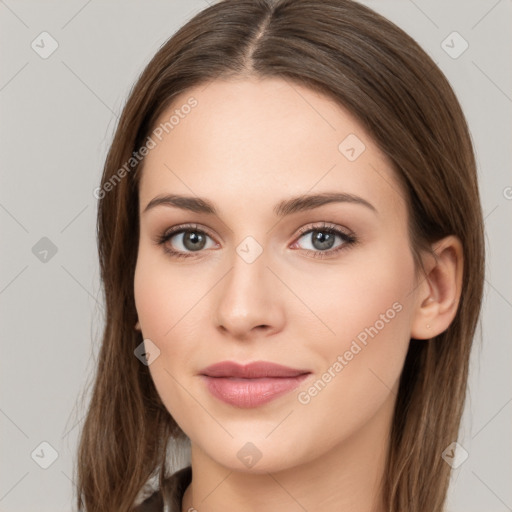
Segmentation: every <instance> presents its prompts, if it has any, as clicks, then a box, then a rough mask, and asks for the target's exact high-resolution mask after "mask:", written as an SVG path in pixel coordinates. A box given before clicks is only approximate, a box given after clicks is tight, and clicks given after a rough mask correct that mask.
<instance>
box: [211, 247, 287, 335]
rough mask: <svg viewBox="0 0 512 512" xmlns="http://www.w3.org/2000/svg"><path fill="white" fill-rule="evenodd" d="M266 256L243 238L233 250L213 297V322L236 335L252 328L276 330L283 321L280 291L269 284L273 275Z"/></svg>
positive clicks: (245, 332)
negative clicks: (262, 327) (227, 270)
mask: <svg viewBox="0 0 512 512" xmlns="http://www.w3.org/2000/svg"><path fill="white" fill-rule="evenodd" d="M248 238H249V237H248ZM258 245H259V244H258ZM260 247H261V246H260ZM267 256H268V255H267V254H266V253H265V251H264V250H263V248H261V249H258V248H257V246H256V245H255V244H254V241H253V240H244V241H242V242H241V243H240V244H239V245H238V246H237V247H236V252H234V253H233V258H232V260H231V269H230V271H229V272H228V274H227V275H226V276H225V279H223V280H222V281H223V282H222V284H221V286H220V291H219V294H218V295H217V300H216V322H217V325H218V326H222V327H224V328H225V329H226V330H227V331H230V332H231V333H232V334H233V335H235V336H244V335H246V334H249V332H250V331H251V330H252V329H253V328H254V327H260V326H267V328H268V327H271V328H273V329H275V328H278V327H279V324H280V322H281V321H282V319H281V318H280V314H281V312H282V311H281V308H280V307H279V305H278V300H279V294H278V293H276V288H275V283H274V284H273V283H272V280H273V279H275V278H274V276H273V274H272V272H270V271H269V269H268V268H267V265H268V263H269V261H268V257H267Z"/></svg>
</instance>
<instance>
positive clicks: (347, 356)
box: [134, 79, 418, 472]
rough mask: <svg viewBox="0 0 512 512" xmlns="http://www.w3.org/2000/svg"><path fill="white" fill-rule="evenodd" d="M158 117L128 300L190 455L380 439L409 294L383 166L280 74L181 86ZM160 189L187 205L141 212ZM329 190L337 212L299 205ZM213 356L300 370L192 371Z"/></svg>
mask: <svg viewBox="0 0 512 512" xmlns="http://www.w3.org/2000/svg"><path fill="white" fill-rule="evenodd" d="M173 115H174V117H173V118H172V119H171V116H173ZM170 119H171V120H170ZM166 122H167V125H164V123H166ZM160 123H162V125H161V126H159V127H155V131H154V132H153V133H152V135H151V138H152V142H149V141H148V144H147V146H148V148H150V149H149V153H148V154H147V156H146V159H145V164H144V170H143V174H142V178H141V182H140V189H139V193H140V241H139V249H138V259H137V267H136V272H135V282H134V291H135V301H136V307H137V312H138V318H139V322H140V327H141V331H142V336H143V338H144V339H145V340H146V344H147V345H146V349H147V350H148V352H153V357H154V355H155V354H157V356H156V357H154V359H153V361H152V362H151V364H150V365H149V370H150V372H151V376H152V378H153V380H154V383H155V385H156V388H157V390H158V393H159V395H160V396H161V398H162V400H163V402H164V404H165V406H166V407H167V409H168V411H169V413H170V414H171V415H172V417H173V418H174V419H175V420H176V422H177V423H178V424H179V426H180V427H181V428H182V430H183V431H184V432H185V433H186V434H187V435H188V436H189V438H190V439H191V442H192V446H193V450H194V449H196V450H198V451H200V452H201V453H202V454H203V455H204V456H206V457H208V458H210V459H211V460H213V461H215V462H216V463H219V464H222V465H223V466H225V467H228V468H231V469H236V470H246V471H247V470H251V471H253V472H263V471H277V470H279V469H285V468H288V467H292V466H296V465H299V464H302V463H305V462H308V461H311V460H313V459H314V458H316V457H322V456H323V455H326V454H327V453H329V452H330V451H332V450H333V449H335V448H336V447H340V446H343V445H348V444H349V443H351V442H355V440H356V439H357V438H358V437H361V436H368V435H372V436H374V437H375V436H381V437H382V441H384V440H385V438H386V436H387V432H386V428H387V427H388V426H389V424H390V422H391V413H392V409H393V405H394V401H395V396H396V391H397V385H398V379H399V376H400V373H401V370H402V367H403V363H404V359H405V355H406V352H407V348H408V344H409V340H410V337H411V326H412V323H413V321H414V313H415V308H416V302H417V300H418V299H417V295H416V280H415V269H414V264H413V257H412V254H411V251H410V248H409V239H408V231H407V212H406V205H405V202H404V196H403V195H402V191H401V187H400V185H399V183H398V182H397V180H396V178H395V177H394V175H393V172H392V170H391V167H390V165H389V163H388V162H387V160H386V159H385V157H384V155H383V154H382V153H381V152H380V151H379V149H378V148H377V147H376V146H375V144H374V143H373V142H372V140H371V139H370V137H369V136H368V134H367V133H366V132H365V131H364V130H363V129H362V127H361V125H360V124H359V123H358V122H356V120H355V119H354V118H353V117H352V116H351V115H349V114H348V112H347V111H345V110H344V109H342V108H340V107H339V106H337V105H336V104H335V103H334V102H333V101H332V100H330V99H328V98H326V97H324V96H322V95H319V94H317V93H315V92H313V91H311V90H309V89H307V88H304V87H302V86H299V85H296V84H289V83H288V82H286V81H284V80H280V79H265V80H263V81H258V80H256V79H250V80H249V79H244V80H238V81H215V82H212V83H210V84H209V85H208V86H207V87H204V86H202V87H199V88H195V89H192V90H190V91H187V92H186V93H184V94H182V95H181V96H179V97H178V98H177V99H175V101H174V103H173V106H172V107H171V108H169V109H168V110H167V111H166V112H165V114H164V115H162V116H161V119H160V120H159V121H158V123H157V124H158V125H160ZM171 194H172V195H174V196H186V197H187V198H189V199H188V200H187V201H185V200H176V201H175V202H174V203H173V204H171V203H169V202H168V203H165V202H163V203H162V202H160V204H155V202H153V206H152V207H150V208H148V209H146V208H147V206H148V204H149V203H150V202H151V201H152V200H154V199H155V198H157V197H163V196H165V195H171ZM326 194H331V195H334V194H338V195H339V197H338V198H337V199H338V200H332V201H325V200H322V199H321V198H320V199H319V198H317V199H311V200H306V199H305V198H306V196H310V195H311V196H313V195H315V196H316V195H320V196H321V195H326ZM299 197H300V198H301V199H300V200H294V199H295V198H299ZM333 197H334V196H333ZM333 197H331V199H332V198H333ZM200 199H201V200H202V201H200ZM347 199H352V200H347ZM206 203H207V204H208V205H209V206H210V207H211V209H214V213H211V212H208V211H207V210H208V208H203V207H204V206H205V205H206ZM180 227H182V228H183V229H185V228H186V229H188V230H189V231H188V232H187V231H179V229H180ZM171 228H172V229H176V230H177V231H176V232H175V233H174V234H173V235H172V236H170V237H168V239H167V240H166V241H164V242H163V243H161V244H159V243H158V240H159V239H160V238H161V237H164V235H166V234H168V232H169V230H170V229H171ZM326 229H327V231H326ZM329 229H331V231H329ZM332 230H335V231H332ZM168 251H176V252H177V253H179V254H182V255H183V257H177V256H176V255H175V254H172V253H170V252H168ZM148 340H151V342H149V341H148ZM155 345H156V346H157V347H158V350H159V351H160V352H159V354H158V351H155V348H154V346H155ZM222 361H233V362H236V363H238V364H240V365H245V364H247V363H251V362H254V361H266V362H272V363H276V364H279V365H284V366H287V367H291V368H292V369H298V370H301V371H302V372H306V375H305V376H303V377H300V378H285V377H283V376H281V377H274V378H262V377H261V375H260V378H258V379H256V378H253V379H252V380H248V379H242V378H236V379H235V378H233V377H231V378H229V377H226V378H223V379H220V378H219V377H214V376H212V377H205V376H204V375H202V373H203V370H204V369H205V368H206V367H208V366H210V365H212V364H214V363H219V362H222ZM299 373H300V372H299ZM252 376H253V377H256V376H257V375H256V374H254V375H252ZM210 388H211V389H213V388H215V389H217V390H218V393H220V394H215V393H214V392H212V391H210ZM277 389H279V390H281V391H282V392H281V393H276V394H272V393H270V394H269V393H268V392H269V391H271V390H274V391H275V390H277ZM283 390H284V391H283ZM270 398H271V399H270Z"/></svg>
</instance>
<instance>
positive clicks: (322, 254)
mask: <svg viewBox="0 0 512 512" xmlns="http://www.w3.org/2000/svg"><path fill="white" fill-rule="evenodd" d="M313 231H319V232H321V233H329V234H333V235H338V236H339V237H340V238H341V239H342V240H343V242H344V243H343V244H341V245H339V246H338V247H337V248H335V249H329V250H328V251H311V250H309V249H302V250H304V251H306V252H307V255H308V256H310V255H311V256H313V257H314V258H320V259H324V258H326V257H331V256H333V255H335V254H337V253H338V252H340V251H342V250H346V249H348V248H350V247H351V246H353V245H355V244H357V243H358V239H357V238H356V237H355V236H354V235H353V234H348V233H345V232H344V231H341V230H340V229H338V228H337V227H336V226H335V225H333V224H329V223H327V222H324V223H322V224H321V225H310V226H305V227H303V228H301V229H299V236H298V237H297V240H299V239H300V238H302V237H303V236H304V235H305V234H308V233H310V232H313ZM186 232H195V233H201V234H203V235H207V236H209V237H210V238H213V236H211V235H210V234H209V233H208V231H206V230H205V229H203V228H200V227H199V226H198V225H197V224H184V225H181V226H176V227H175V228H171V229H170V230H167V231H165V232H164V233H163V234H162V235H159V236H158V237H157V240H156V242H157V244H158V245H163V246H164V247H163V250H164V251H165V252H166V253H167V254H168V255H169V256H171V257H172V258H178V259H179V258H190V257H193V256H194V252H189V253H186V252H181V251H175V250H174V249H170V248H169V247H168V246H166V245H164V244H165V243H166V242H167V241H168V240H170V239H171V238H172V237H173V236H174V235H177V234H180V233H186ZM294 243H295V242H294ZM197 252H202V251H197Z"/></svg>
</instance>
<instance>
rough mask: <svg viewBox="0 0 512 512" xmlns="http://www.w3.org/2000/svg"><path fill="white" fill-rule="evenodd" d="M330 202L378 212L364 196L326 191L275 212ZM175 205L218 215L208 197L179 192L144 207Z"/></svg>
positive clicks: (280, 205) (295, 200)
mask: <svg viewBox="0 0 512 512" xmlns="http://www.w3.org/2000/svg"><path fill="white" fill-rule="evenodd" d="M329 203H353V204H359V205H362V206H365V207H366V208H368V209H370V210H372V211H373V212H374V213H376V214H378V211H377V209H376V208H375V206H373V205H372V204H371V203H369V202H368V201H366V199H363V198H362V197H359V196H356V195H353V194H347V193H344V192H343V193H341V192H324V193H321V194H309V195H305V194H304V195H301V196H297V197H292V198H290V199H284V200H282V201H280V202H279V203H278V204H276V205H275V207H274V214H275V215H277V216H278V217H285V216H287V215H291V214H293V213H297V212H302V211H307V210H313V209H315V208H319V207H320V206H323V205H325V204H329ZM160 205H162V206H174V207H176V208H181V209H182V210H189V211H192V212H195V213H205V214H207V215H217V209H216V208H215V205H214V204H213V203H212V202H210V201H209V200H208V199H205V198H201V197H193V196H182V195H178V194H165V195H161V196H157V197H155V198H153V199H152V200H151V201H150V202H149V203H148V204H147V206H146V208H144V212H143V213H146V212H147V211H148V210H150V209H152V208H155V207H156V206H160Z"/></svg>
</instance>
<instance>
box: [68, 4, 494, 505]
mask: <svg viewBox="0 0 512 512" xmlns="http://www.w3.org/2000/svg"><path fill="white" fill-rule="evenodd" d="M242 76H257V77H263V78H264V77H280V78H283V79H286V80H288V81H289V82H290V83H297V84H301V85H305V86H308V87H310V88H311V89H314V90H316V91H319V92H321V93H323V94H325V95H327V96H329V97H330V98H333V99H334V100H335V101H337V102H338V103H339V104H340V105H342V106H343V107H345V108H346V109H348V110H349V111H350V112H351V113H352V114H353V115H355V116H356V117H357V119H358V120H359V122H360V123H362V125H363V126H364V128H365V129H366V130H367V131H368V133H369V134H370V135H371V136H372V137H373V139H374V141H375V142H376V144H377V145H378V146H379V147H380V149H381V150H382V151H383V152H384V153H385V154H386V155H387V156H388V158H389V161H390V162H391V163H392V165H393V167H394V170H395V172H396V175H397V176H398V177H399V179H400V181H401V183H402V185H403V188H404V191H405V193H406V195H407V201H408V213H409V218H408V222H409V235H410V244H411V250H412V251H413V254H414V256H415V261H416V263H417V265H419V262H420V260H419V254H420V251H421V250H424V249H426V250H428V248H429V247H430V244H431V243H433V242H434V241H436V240H438V239H440V238H442V237H444V236H447V235H451V234H453V235H456V236H457V237H458V238H459V239H460V240H461V242H462V245H463V250H464V277H463V285H462V294H461V300H460V303H459V307H458V310H457V314H456V317H455V319H454V320H453V322H452V323H451V325H450V326H449V328H448V329H447V330H446V331H445V332H443V333H442V334H440V335H439V336H437V337H435V338H432V339H431V340H428V341H420V340H414V339H412V340H411V342H410V348H409V352H408V355H407V358H406V361H405V365H404V369H403V372H402V375H401V379H400V386H399V391H398V396H397V401H396V409H395V414H394V419H393V424H392V434H391V439H390V447H389V452H388V458H387V468H386V471H385V475H384V479H385V480H384V487H383V492H384V499H385V503H386V510H388V511H389V512H403V511H404V510H408V511H409V512H420V511H421V512H427V511H429V512H440V511H441V510H442V507H443V504H444V502H445V498H446V493H447V488H448V484H449V476H450V467H449V466H448V464H446V463H445V462H444V460H443V459H442V457H441V454H442V452H443V450H444V449H445V448H446V447H447V446H448V445H449V444H450V443H452V442H453V441H455V440H456V439H457V436H458V429H459V424H460V420H461V414H462V411H463V407H464V403H465V395H466V386H467V376H468V360H469V355H470V349H471V345H472V342H473V337H474V334H475V329H476V326H477V322H478V317H479V314H480V307H481V300H482V289H483V280H484V256H485V255H484V235H483V219H482V211H481V206H480V199H479V193H478V183H477V174H476V165H475V159H474V154H473V148H472V144H471V138H470V134H469V131H468V128H467V125H466V121H465V118H464V115H463V112H462V110H461V107H460V105H459V103H458V101H457V99H456V97H455V94H454V92H453V90H452V88H451V87H450V85H449V83H448V81H447V80H446V78H445V76H444V75H443V73H442V72H441V71H440V70H439V69H438V67H437V66H436V65H435V63H434V62H433V61H432V60H431V58H429V57H428V55H427V54H426V53H425V52H424V51H423V50H422V49H421V48H420V47H419V46H418V45H417V44H416V43H415V41H414V40H413V39H412V38H411V37H409V36H408V35H407V34H406V33H405V32H403V31H402V30H401V29H400V28H398V27H397V26H396V25H394V24H393V23H391V22H390V21H388V20H386V19H385V18H383V17H381V16H380V15H378V14H376V13H375V12H373V11H372V10H370V9H369V8H366V7H364V6H362V5H360V4H358V3H356V2H354V1H351V0H323V1H321V2H320V1H317V0H275V1H272V0H223V1H221V2H218V3H215V4H213V5H212V6H210V7H208V8H206V9H205V10H203V11H202V12H200V13H199V14H197V15H196V16H195V17H194V18H193V19H191V20H190V21H189V22H188V23H186V25H184V26H183V27H182V28H181V29H180V30H178V32H176V33H175V34H174V35H173V36H172V37H171V38H170V39H169V40H168V41H167V42H166V43H165V44H164V45H163V46H162V47H161V48H160V50H159V51H158V52H157V54H156V55H155V56H154V57H153V59H152V60H151V62H150V63H149V65H148V66H147V67H146V68H145V70H144V71H143V73H142V74H141V76H140V77H139V79H138V81H137V83H136V84H135V86H134V87H133V89H132V91H131V94H130V96H129V98H128V100H127V103H126V105H125V107H124V110H123V112H122V115H121V118H120V120H119V124H118V126H117V130H116V133H115V136H114V140H113V142H112V145H111V147H110V150H109V153H108V156H107V159H106V162H105V166H104V171H103V177H102V181H101V186H100V187H99V188H98V189H97V191H96V195H97V197H98V198H99V204H98V219H97V220H98V224H97V228H98V232H97V236H98V251H99V261H100V270H101V280H102V284H103V288H104V294H105V296H104V297H105V305H106V318H105V326H104V333H103V340H102V345H101V350H100V353H99V358H98V366H97V373H96V376H95V381H94V387H93V392H92V396H91V400H90V405H89V409H88V412H87V416H86V419H85V423H84V425H83V428H82V432H81V438H80V443H79V449H78V458H77V468H76V469H77V505H78V508H79V510H86V511H87V512H100V511H101V512H107V511H108V512H112V511H122V512H124V511H129V510H131V509H132V508H133V503H134V500H135V499H136V497H137V494H138V493H139V491H140V489H141V488H142V487H143V485H144V484H145V483H146V482H147V481H148V479H149V478H150V477H154V478H156V477H157V476H158V477H159V479H160V480H159V482H160V485H161V486H162V485H164V480H165V478H167V477H168V475H167V474H166V469H167V465H166V453H167V451H166V447H167V446H168V442H169V440H170V439H171V438H176V439H178V438H185V439H186V436H185V434H184V433H183V432H182V431H181V429H180V428H179V427H178V425H177V424H176V422H175V421H174V420H173V418H172V417H171V415H170V414H169V413H168V411H167V410H166V408H165V406H164V405H163V403H162V401H161V400H160V398H159V395H158V393H157V391H156V388H155V386H154V384H153V381H152V379H151V376H150V373H149V370H148V367H147V366H145V365H143V364H141V363H140V361H139V360H138V359H137V358H136V357H135V356H134V349H135V347H137V346H138V345H139V344H140V343H141V341H142V336H141V333H140V332H137V331H135V330H134V324H135V322H136V321H137V313H136V309H135V303H134V294H133V282H134V270H135V264H136V259H137V250H138V237H139V219H138V208H139V204H138V182H139V178H140V172H141V162H143V159H141V160H140V161H139V159H137V158H134V155H139V152H138V151H139V149H140V148H141V147H142V146H144V144H145V141H147V138H148V136H149V135H150V133H151V131H152V129H153V128H154V125H155V122H156V120H157V118H158V117H159V116H160V115H161V114H162V112H163V111H164V109H166V108H168V107H169V106H170V104H171V103H172V102H173V99H174V98H175V97H176V96H177V95H178V94H181V93H183V92H185V91H187V90H188V89H190V88H191V87H194V86H197V85H200V84H206V83H208V82H209V81H212V80H215V79H217V78H224V79H225V78H229V77H242ZM198 108H200V106H199V107H198Z"/></svg>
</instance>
